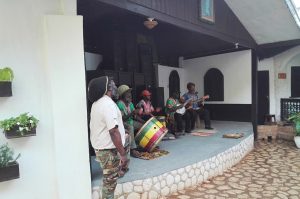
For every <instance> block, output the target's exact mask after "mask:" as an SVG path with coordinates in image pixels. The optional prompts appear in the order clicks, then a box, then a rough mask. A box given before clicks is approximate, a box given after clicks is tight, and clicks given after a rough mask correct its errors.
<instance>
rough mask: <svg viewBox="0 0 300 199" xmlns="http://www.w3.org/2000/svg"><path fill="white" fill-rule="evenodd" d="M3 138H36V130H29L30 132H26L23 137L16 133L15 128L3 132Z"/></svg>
mask: <svg viewBox="0 0 300 199" xmlns="http://www.w3.org/2000/svg"><path fill="white" fill-rule="evenodd" d="M4 133H5V137H6V138H7V139H13V138H21V137H28V136H36V129H35V128H34V129H31V131H28V132H26V133H23V135H22V134H21V133H20V132H19V131H17V129H16V128H13V129H11V130H10V131H4Z"/></svg>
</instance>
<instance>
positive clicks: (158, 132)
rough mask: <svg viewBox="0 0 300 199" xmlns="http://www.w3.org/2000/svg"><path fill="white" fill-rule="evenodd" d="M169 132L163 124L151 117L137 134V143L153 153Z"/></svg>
mask: <svg viewBox="0 0 300 199" xmlns="http://www.w3.org/2000/svg"><path fill="white" fill-rule="evenodd" d="M167 132H168V129H167V128H166V127H165V126H163V125H162V123H160V122H159V121H158V120H157V119H156V118H155V117H151V118H150V119H149V120H148V121H147V122H146V123H145V124H144V125H143V126H142V128H141V129H140V130H139V131H138V132H137V134H136V136H135V141H136V143H137V144H138V145H139V146H140V147H142V148H144V149H145V150H146V151H149V152H151V151H152V150H153V149H154V148H155V147H156V146H157V144H158V143H159V142H160V141H161V139H162V138H163V137H164V136H165V134H167Z"/></svg>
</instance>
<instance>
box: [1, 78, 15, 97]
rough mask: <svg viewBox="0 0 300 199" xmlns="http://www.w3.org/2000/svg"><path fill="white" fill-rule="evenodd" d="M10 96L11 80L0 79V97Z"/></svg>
mask: <svg viewBox="0 0 300 199" xmlns="http://www.w3.org/2000/svg"><path fill="white" fill-rule="evenodd" d="M10 96H12V89H11V82H1V81H0V97H10Z"/></svg>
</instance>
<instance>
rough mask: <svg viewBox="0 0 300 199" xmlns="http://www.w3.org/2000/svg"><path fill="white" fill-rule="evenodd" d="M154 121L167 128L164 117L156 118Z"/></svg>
mask: <svg viewBox="0 0 300 199" xmlns="http://www.w3.org/2000/svg"><path fill="white" fill-rule="evenodd" d="M156 119H157V120H158V121H159V122H160V123H161V124H162V125H163V126H164V127H167V124H166V117H165V116H156Z"/></svg>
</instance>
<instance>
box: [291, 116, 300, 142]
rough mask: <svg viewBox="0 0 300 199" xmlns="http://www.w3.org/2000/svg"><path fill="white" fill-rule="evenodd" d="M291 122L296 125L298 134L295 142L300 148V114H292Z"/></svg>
mask: <svg viewBox="0 0 300 199" xmlns="http://www.w3.org/2000/svg"><path fill="white" fill-rule="evenodd" d="M289 120H290V121H292V122H294V124H295V129H296V134H295V137H294V140H295V143H296V145H297V147H298V148H300V112H298V113H294V114H292V115H291V116H290V117H289Z"/></svg>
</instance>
